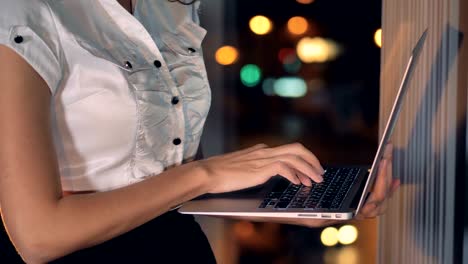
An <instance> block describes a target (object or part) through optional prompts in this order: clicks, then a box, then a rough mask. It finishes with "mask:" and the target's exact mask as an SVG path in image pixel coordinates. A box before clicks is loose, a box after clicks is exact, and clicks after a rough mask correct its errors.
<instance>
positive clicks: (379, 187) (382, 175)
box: [368, 159, 389, 203]
mask: <svg viewBox="0 0 468 264" xmlns="http://www.w3.org/2000/svg"><path fill="white" fill-rule="evenodd" d="M387 164H388V161H387V160H385V159H384V160H382V161H381V162H380V165H379V172H378V175H377V179H376V181H375V183H374V187H373V189H372V192H371V194H370V196H369V199H368V202H379V203H381V202H383V201H384V200H385V198H386V197H387V193H388V189H389V186H388V184H387Z"/></svg>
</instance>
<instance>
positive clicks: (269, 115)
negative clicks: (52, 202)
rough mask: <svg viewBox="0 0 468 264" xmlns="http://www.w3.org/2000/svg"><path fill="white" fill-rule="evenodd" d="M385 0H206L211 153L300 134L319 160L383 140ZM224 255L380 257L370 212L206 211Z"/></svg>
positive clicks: (335, 159)
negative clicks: (236, 215)
mask: <svg viewBox="0 0 468 264" xmlns="http://www.w3.org/2000/svg"><path fill="white" fill-rule="evenodd" d="M381 9H382V6H381V2H380V1H371V0H362V1H325V0H283V1H268V0H256V1H249V0H237V1H224V0H203V1H201V7H200V17H201V25H202V27H204V28H206V29H207V30H208V34H207V36H206V37H205V40H204V44H203V45H204V57H205V63H206V67H207V70H208V78H209V80H210V84H211V89H212V92H213V102H212V108H211V112H210V115H209V118H208V121H207V124H206V127H205V130H204V136H203V140H202V145H203V149H204V152H205V156H211V155H216V154H220V153H224V152H229V151H234V150H238V149H241V148H245V147H249V146H251V145H254V144H257V143H266V144H268V145H270V146H277V145H281V144H286V143H292V142H300V143H302V144H303V145H304V146H306V147H307V148H309V149H310V150H311V151H312V152H314V153H315V154H316V156H317V157H318V158H319V159H320V161H321V162H322V164H356V165H357V164H369V163H371V161H372V158H373V155H374V154H375V150H376V148H377V140H378V116H379V74H380V47H381V31H380V30H379V29H380V27H381V15H382V14H381ZM199 221H200V223H201V224H202V226H203V227H204V229H205V230H206V232H207V234H208V236H209V239H210V242H211V244H212V247H213V249H214V251H215V254H216V256H217V259H218V261H219V263H350V264H352V263H374V262H375V259H376V250H375V249H376V243H377V235H376V234H377V226H376V223H375V222H374V221H372V220H370V221H362V222H359V223H357V222H355V223H354V222H352V223H346V224H342V225H336V226H333V227H329V228H316V229H311V228H305V227H298V226H288V225H278V224H271V223H251V222H245V221H229V220H222V219H216V218H208V217H201V218H199Z"/></svg>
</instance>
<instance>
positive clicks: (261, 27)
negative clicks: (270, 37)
mask: <svg viewBox="0 0 468 264" xmlns="http://www.w3.org/2000/svg"><path fill="white" fill-rule="evenodd" d="M249 26H250V30H252V32H253V33H255V34H257V35H265V34H268V33H270V31H271V30H272V29H273V23H272V22H271V20H270V19H269V18H268V17H265V16H254V17H252V18H251V19H250V22H249Z"/></svg>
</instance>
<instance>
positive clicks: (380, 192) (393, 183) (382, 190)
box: [355, 144, 400, 220]
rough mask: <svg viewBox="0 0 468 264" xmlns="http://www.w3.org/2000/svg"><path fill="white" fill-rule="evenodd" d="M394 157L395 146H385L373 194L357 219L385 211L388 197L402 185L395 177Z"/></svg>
mask: <svg viewBox="0 0 468 264" xmlns="http://www.w3.org/2000/svg"><path fill="white" fill-rule="evenodd" d="M392 158H393V146H392V144H388V145H387V146H385V150H384V154H383V159H382V161H381V162H380V164H379V173H378V175H377V179H375V183H374V186H373V189H372V191H371V194H370V195H369V198H367V201H366V203H365V204H364V206H363V207H362V208H361V210H360V211H359V213H358V215H356V217H355V218H356V219H359V220H362V219H366V218H375V217H377V216H379V215H382V214H383V213H384V212H385V210H386V208H387V203H386V202H387V200H388V198H389V197H391V196H392V195H393V193H395V192H396V190H397V189H398V187H399V186H400V180H398V179H393V175H392V174H393V172H392V160H393V159H392Z"/></svg>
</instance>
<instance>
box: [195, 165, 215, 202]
mask: <svg viewBox="0 0 468 264" xmlns="http://www.w3.org/2000/svg"><path fill="white" fill-rule="evenodd" d="M192 165H193V168H192V169H193V172H194V174H195V175H197V179H198V181H199V183H200V192H201V194H200V195H203V194H206V193H210V192H211V190H212V189H213V179H212V177H210V172H209V170H208V169H207V167H206V166H204V164H203V161H200V160H197V161H194V162H192Z"/></svg>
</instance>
